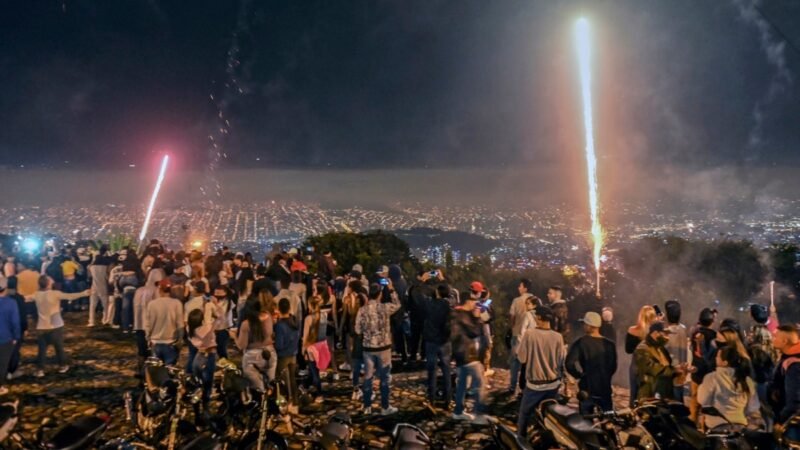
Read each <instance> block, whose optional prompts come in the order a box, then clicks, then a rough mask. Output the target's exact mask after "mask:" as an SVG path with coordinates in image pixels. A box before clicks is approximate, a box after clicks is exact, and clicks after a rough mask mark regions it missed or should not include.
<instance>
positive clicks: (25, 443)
mask: <svg viewBox="0 0 800 450" xmlns="http://www.w3.org/2000/svg"><path fill="white" fill-rule="evenodd" d="M20 415H21V407H20V404H19V401H16V402H13V403H4V404H2V405H0V448H4V449H9V450H12V449H24V450H36V449H41V450H84V449H91V448H95V447H96V446H98V445H101V444H102V443H103V433H104V432H105V430H106V429H107V428H108V423H109V422H110V420H111V418H110V416H108V415H107V414H105V413H98V414H95V415H84V416H79V417H77V418H74V419H72V420H70V421H68V422H66V423H64V424H62V425H59V424H58V423H57V422H56V421H53V420H50V419H45V420H44V421H43V422H42V424H41V425H40V426H39V428H37V429H36V431H35V432H34V436H33V437H32V438H30V437H26V436H25V435H23V434H22V433H21V432H19V431H15V430H14V427H15V426H16V424H17V422H18V421H19V416H20Z"/></svg>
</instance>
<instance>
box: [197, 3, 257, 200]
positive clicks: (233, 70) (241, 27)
mask: <svg viewBox="0 0 800 450" xmlns="http://www.w3.org/2000/svg"><path fill="white" fill-rule="evenodd" d="M249 10H250V0H242V3H241V4H240V5H239V12H238V14H237V16H236V28H235V29H234V31H233V33H232V34H231V38H232V40H231V46H230V48H228V54H227V60H226V66H225V74H226V79H225V82H224V83H223V85H222V92H221V93H219V94H217V95H216V96H215V95H214V94H213V93H212V94H210V95H209V96H208V97H209V99H210V100H211V102H212V104H213V105H214V107H215V109H216V112H217V117H216V120H215V122H214V130H213V131H212V132H211V133H210V134H209V135H208V167H207V170H206V180H207V182H206V184H205V185H204V186H201V187H200V192H201V194H202V195H203V197H204V198H208V197H209V195H210V194H211V193H212V192H213V193H214V196H213V197H212V199H217V200H218V199H220V198H221V197H222V185H221V183H220V180H219V177H218V176H217V169H218V168H219V166H220V163H221V162H222V160H223V159H227V157H228V153H227V149H226V147H225V144H226V143H227V141H228V140H229V136H230V132H231V122H230V119H228V112H229V109H230V106H231V104H232V103H233V102H234V101H235V100H236V99H237V98H238V97H239V96H241V95H242V94H244V93H245V91H244V89H243V87H242V85H241V84H240V82H239V79H238V74H239V73H240V67H241V61H240V56H239V54H240V52H241V37H242V35H243V34H245V33H248V32H249V26H248V12H249ZM211 201H213V200H211Z"/></svg>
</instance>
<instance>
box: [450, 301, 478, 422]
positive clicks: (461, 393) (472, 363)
mask: <svg viewBox="0 0 800 450" xmlns="http://www.w3.org/2000/svg"><path fill="white" fill-rule="evenodd" d="M479 297H480V294H478V293H475V292H473V293H471V295H470V296H469V297H465V298H464V299H462V301H461V305H459V306H457V307H456V308H455V311H454V312H453V315H452V323H451V325H450V330H451V332H450V336H451V337H450V342H451V344H452V346H453V358H454V359H455V361H456V370H457V373H458V378H457V379H456V399H455V400H456V404H455V409H454V410H453V419H455V420H468V421H472V422H473V423H476V424H479V425H485V424H486V423H487V419H486V416H485V415H484V409H485V405H486V378H485V376H484V370H483V364H481V361H480V357H479V354H478V339H480V337H481V333H482V328H483V327H482V324H481V319H480V310H479V309H478V308H477V303H478V298H479ZM468 378H471V379H472V382H471V386H470V390H472V391H473V392H476V393H477V395H476V397H475V412H476V415H474V416H473V415H472V414H467V413H466V412H465V411H464V397H465V396H466V394H467V379H468Z"/></svg>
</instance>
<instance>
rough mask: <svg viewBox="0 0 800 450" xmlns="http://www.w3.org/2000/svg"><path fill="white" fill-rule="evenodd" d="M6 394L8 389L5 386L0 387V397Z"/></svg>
mask: <svg viewBox="0 0 800 450" xmlns="http://www.w3.org/2000/svg"><path fill="white" fill-rule="evenodd" d="M6 394H8V388H7V387H5V386H0V395H6Z"/></svg>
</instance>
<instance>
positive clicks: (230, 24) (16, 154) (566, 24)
mask: <svg viewBox="0 0 800 450" xmlns="http://www.w3.org/2000/svg"><path fill="white" fill-rule="evenodd" d="M754 5H760V6H759V8H760V9H761V11H762V12H763V14H764V15H765V16H766V17H767V18H768V19H769V21H770V22H772V23H771V24H770V23H769V22H768V21H767V20H765V18H764V16H762V15H760V14H759V13H758V12H757V10H756V9H755V8H754ZM581 15H583V16H584V17H587V18H588V19H589V20H590V22H591V24H592V32H593V36H594V38H595V49H594V51H595V55H594V56H595V60H594V63H593V69H594V76H595V81H594V85H593V86H594V90H595V106H596V108H595V120H596V127H597V130H598V132H597V151H598V154H599V157H600V158H601V163H602V164H607V165H608V164H613V163H614V162H615V161H619V162H622V161H624V162H626V163H628V162H631V161H635V162H641V163H655V164H659V163H662V162H669V163H670V164H679V165H683V166H687V167H709V166H714V165H718V164H745V165H746V164H753V165H764V166H771V165H776V164H777V165H783V164H795V163H800V151H798V150H800V148H798V144H799V143H800V89H799V87H798V73H799V72H800V71H799V70H798V69H800V53H798V52H797V51H796V50H795V49H794V48H793V47H792V44H791V43H794V45H795V46H796V45H797V44H798V43H800V2H797V1H793V0H769V1H767V0H764V1H761V2H753V1H751V0H736V1H727V0H726V1H707V2H697V1H693V0H669V1H663V0H659V1H654V0H653V1H644V0H624V1H623V0H619V1H591V2H588V1H587V2H577V1H575V2H571V1H561V2H556V1H549V0H548V1H511V0H508V1H505V0H503V1H485V0H475V1H467V0H456V1H437V0H420V1H407V0H396V1H390V0H385V1H375V0H370V1H362V0H353V1H322V0H319V1H303V0H289V1H258V0H249V1H248V0H238V1H235V0H224V1H207V0H193V1H177V0H176V1H166V0H137V1H125V0H114V1H106V0H103V1H99V0H80V1H79V0H17V1H9V2H4V6H3V8H2V14H0V165H5V166H10V167H19V166H20V165H24V166H26V167H41V166H45V167H56V168H58V167H76V166H77V167H95V166H97V167H127V166H128V165H130V164H136V165H144V164H149V163H150V161H151V160H153V159H154V158H155V156H154V155H156V154H157V153H158V152H161V151H163V150H169V151H170V152H171V153H172V154H174V155H175V158H176V160H177V161H180V164H182V165H185V166H194V167H200V168H202V167H207V166H208V165H209V164H215V163H218V165H219V167H221V168H228V167H230V168H236V167H265V168H275V167H333V168H345V167H346V168H351V167H357V168H374V167H380V168H391V167H454V166H458V167H469V166H476V165H483V166H496V167H506V166H511V165H517V164H539V163H561V162H567V163H569V162H570V161H578V160H579V158H581V156H582V153H581V152H582V146H583V136H582V128H581V127H582V123H581V122H580V116H579V101H580V98H579V96H578V94H579V92H578V82H577V77H576V59H575V54H574V51H573V46H572V40H571V38H572V26H573V23H574V21H575V19H576V18H577V17H579V16H581ZM773 26H774V27H777V29H776V28H773ZM778 30H780V32H781V33H783V36H781V35H780V34H779V31H778ZM785 39H788V40H789V41H790V42H791V43H787V42H786V41H785ZM220 114H221V115H220ZM226 120H227V122H225V121H226ZM221 129H222V130H224V131H221ZM209 136H212V137H213V138H214V141H211V140H210V139H209ZM213 143H216V144H217V147H216V148H214V147H212V144H213ZM217 151H218V152H219V153H220V157H219V161H216V159H215V156H214V155H215V154H216V152H217Z"/></svg>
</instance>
